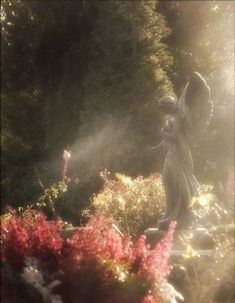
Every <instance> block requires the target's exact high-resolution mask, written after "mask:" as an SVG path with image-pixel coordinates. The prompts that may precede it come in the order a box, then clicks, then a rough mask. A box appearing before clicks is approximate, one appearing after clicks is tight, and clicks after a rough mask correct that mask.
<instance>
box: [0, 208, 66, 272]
mask: <svg viewBox="0 0 235 303" xmlns="http://www.w3.org/2000/svg"><path fill="white" fill-rule="evenodd" d="M62 228H63V223H62V222H60V221H58V222H53V221H52V222H48V221H47V220H46V217H45V216H44V215H43V213H38V212H36V211H33V210H26V211H24V212H23V214H22V215H20V216H18V215H17V214H16V211H15V210H12V211H11V212H10V213H9V216H8V217H6V218H5V219H3V220H2V222H1V240H2V251H1V253H2V254H1V257H2V260H3V261H4V260H6V261H7V262H8V263H9V264H11V265H12V266H14V267H15V268H17V269H18V268H19V269H20V268H21V267H22V265H23V263H24V258H25V257H26V256H34V257H37V258H40V259H42V260H45V261H47V262H49V263H52V261H53V262H54V261H55V260H56V257H58V254H59V252H60V250H61V248H62V244H63V240H62V238H61V231H62Z"/></svg>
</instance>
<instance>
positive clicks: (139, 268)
mask: <svg viewBox="0 0 235 303" xmlns="http://www.w3.org/2000/svg"><path fill="white" fill-rule="evenodd" d="M174 227H175V223H174V222H173V223H172V224H171V226H170V228H169V231H168V232H167V234H166V236H165V237H164V238H163V239H162V240H161V241H160V242H159V243H158V244H157V245H156V247H155V249H154V250H150V249H149V247H148V245H147V244H146V242H145V236H141V237H140V238H139V239H138V240H137V241H136V243H135V244H133V243H132V241H131V240H130V238H127V237H122V236H121V235H120V233H118V231H117V230H116V229H115V228H114V227H113V221H112V220H111V219H108V218H106V217H104V216H103V215H101V214H97V215H95V216H94V217H92V218H91V220H90V221H89V222H88V224H87V225H86V226H85V227H83V228H79V229H76V230H75V231H74V232H73V234H72V235H70V236H69V237H64V233H63V230H64V226H63V223H62V222H54V221H51V222H48V221H46V219H45V217H44V215H43V214H41V213H37V212H35V211H27V212H26V213H23V214H22V215H21V216H19V215H17V214H16V212H11V214H10V215H9V216H8V217H7V218H5V219H3V221H2V225H1V237H2V255H1V256H2V259H1V263H2V268H3V269H4V270H3V273H4V275H3V280H4V283H3V302H4V303H5V302H8V303H12V302H22V301H20V300H22V298H23V297H24V296H25V302H26V301H27V302H29V301H32V299H33V300H34V302H57V303H59V302H64V303H67V302H68V303H73V302H74V303H75V302H76V303H77V302H82V303H88V302H89V303H93V302H99V303H103V302H104V303H106V302H109V303H117V302H123V303H125V302H126V303H135V302H136V303H162V302H171V301H169V300H171V299H172V300H173V297H174V296H175V295H176V294H177V293H176V292H174V293H173V294H172V291H171V292H169V291H168V290H169V289H171V290H172V286H170V285H169V284H168V283H167V276H168V275H169V272H170V269H171V268H170V266H169V264H168V257H169V254H170V250H171V247H172V237H173V231H174ZM52 256H53V258H51V257H52ZM24 263H25V265H24ZM16 265H17V266H16ZM9 273H13V274H9ZM19 285H20V287H19ZM22 285H24V287H22ZM27 289H28V291H27V292H26V290H27ZM35 293H37V294H38V297H37V298H38V299H37V300H36V299H35ZM171 296H172V298H171ZM16 298H20V299H17V300H16Z"/></svg>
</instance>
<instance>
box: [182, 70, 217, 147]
mask: <svg viewBox="0 0 235 303" xmlns="http://www.w3.org/2000/svg"><path fill="white" fill-rule="evenodd" d="M178 114H179V119H180V120H181V122H182V128H183V129H182V130H183V132H184V134H185V136H186V138H187V141H188V143H189V144H190V145H191V146H193V145H195V144H197V143H198V142H199V141H200V140H201V138H202V136H203V135H204V133H205V132H206V129H207V127H208V125H209V122H210V120H211V117H212V114H213V103H212V102H211V100H210V88H209V86H208V85H207V83H206V81H205V79H204V78H202V76H201V75H200V74H199V73H197V72H194V73H193V74H192V75H191V77H190V79H189V82H188V83H187V84H186V86H185V87H184V89H183V92H182V94H181V96H180V98H179V101H178Z"/></svg>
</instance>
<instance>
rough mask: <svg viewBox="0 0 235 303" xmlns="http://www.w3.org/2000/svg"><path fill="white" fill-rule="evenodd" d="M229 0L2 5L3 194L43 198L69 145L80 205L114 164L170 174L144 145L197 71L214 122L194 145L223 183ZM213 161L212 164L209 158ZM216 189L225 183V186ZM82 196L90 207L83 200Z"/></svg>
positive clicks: (200, 162) (202, 172)
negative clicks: (170, 98)
mask: <svg viewBox="0 0 235 303" xmlns="http://www.w3.org/2000/svg"><path fill="white" fill-rule="evenodd" d="M233 6H234V4H233V3H232V2H229V1H113V0H111V1H85V0H80V1H69V2H67V1H61V2H60V3H59V5H58V2H57V1H21V0H19V1H2V2H1V21H2V22H1V23H2V32H1V38H2V82H1V87H2V90H1V99H2V116H1V117H2V120H1V127H2V134H1V140H2V159H1V161H2V178H1V182H2V200H3V201H4V203H5V202H6V203H8V204H9V203H10V204H13V205H15V206H17V205H23V204H25V203H26V201H32V200H35V199H36V198H37V197H38V196H39V195H40V193H41V189H40V186H39V184H38V179H37V177H36V174H35V168H37V170H38V171H39V174H40V176H41V179H42V180H43V183H44V184H45V186H46V187H48V186H49V184H51V183H52V181H54V180H55V176H58V173H59V171H60V166H61V165H62V163H60V155H61V153H62V151H63V149H65V148H66V149H67V148H68V149H71V150H72V162H71V166H70V175H71V176H72V177H73V178H75V177H79V179H80V183H79V185H78V186H75V185H74V186H73V187H71V188H70V189H69V199H70V200H71V201H72V202H71V204H72V205H73V206H74V207H80V206H81V205H83V203H85V202H86V201H87V200H88V198H89V196H90V194H91V193H93V192H96V191H97V190H98V189H99V188H100V183H99V182H100V181H99V176H98V172H99V171H101V170H103V169H104V168H107V169H108V170H110V171H111V172H117V171H118V172H121V173H124V174H126V175H131V176H133V177H136V176H137V175H139V174H142V175H148V174H149V173H151V172H153V171H157V170H158V171H159V170H160V169H161V163H162V157H161V155H159V154H156V155H154V154H153V155H150V154H148V153H146V152H145V149H146V147H147V146H149V145H154V144H156V143H157V142H158V141H159V140H160V138H159V128H160V125H161V124H162V123H163V117H162V114H161V113H160V112H159V109H158V106H157V101H158V99H159V98H160V97H161V96H162V95H164V94H173V95H174V93H176V94H178V93H179V92H180V91H181V88H182V86H183V85H184V84H185V81H186V80H187V77H188V76H189V74H190V72H191V71H193V70H197V71H199V72H201V73H202V74H203V76H205V77H206V78H207V80H208V82H209V85H210V87H211V90H212V99H213V102H214V104H215V110H214V118H213V121H212V124H211V127H210V129H209V132H208V134H207V136H206V138H207V140H204V141H203V142H202V143H201V144H200V145H199V146H197V148H196V149H195V151H194V157H195V160H196V161H195V162H196V170H197V175H198V176H199V177H200V179H201V180H207V181H208V182H213V183H215V184H219V183H222V184H223V183H224V182H225V180H226V178H227V173H228V172H227V171H228V167H229V166H231V163H232V162H233V148H232V146H233V145H232V144H231V142H232V141H233V119H234V117H233V102H232V100H233V99H234V89H233V82H234V81H233V69H232V68H233V64H232V62H233V60H234V54H233V38H234V37H233V35H234V29H233V23H234V12H233ZM208 160H209V161H208ZM215 188H217V190H218V188H220V187H219V186H216V187H215ZM84 201H85V202H84Z"/></svg>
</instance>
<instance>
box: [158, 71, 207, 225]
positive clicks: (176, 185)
mask: <svg viewBox="0 0 235 303" xmlns="http://www.w3.org/2000/svg"><path fill="white" fill-rule="evenodd" d="M159 107H160V108H161V110H163V111H164V113H166V114H168V115H170V118H169V119H168V120H167V122H166V124H165V126H164V127H162V129H161V137H162V140H161V142H160V144H158V145H157V146H156V147H153V149H156V148H159V147H163V149H164V150H165V152H166V154H165V162H164V168H163V174H162V176H163V184H164V188H165V193H166V212H165V214H164V215H163V216H162V217H161V218H160V220H159V222H158V225H159V228H160V229H164V228H166V227H167V226H168V224H169V223H170V222H171V221H172V220H176V221H177V222H178V226H181V223H182V222H185V219H186V218H188V217H190V216H189V215H190V213H191V201H192V197H193V196H196V195H198V193H199V192H200V185H199V183H198V181H197V179H196V178H195V176H194V171H193V159H192V154H191V150H192V147H193V146H194V145H195V144H196V143H197V142H198V141H199V139H200V138H201V136H202V135H203V133H204V132H205V130H206V127H207V125H208V124H209V121H210V119H211V116H212V110H213V103H212V102H211V101H210V88H209V87H208V85H207V83H206V81H205V80H204V79H203V78H202V76H201V75H200V74H199V73H197V72H194V73H193V74H192V75H191V77H190V79H189V81H188V83H187V84H186V86H185V87H184V89H183V92H182V94H181V96H180V98H179V100H178V102H176V101H175V100H174V98H173V97H170V96H165V97H162V98H161V99H160V100H159ZM182 224H183V223H182Z"/></svg>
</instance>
